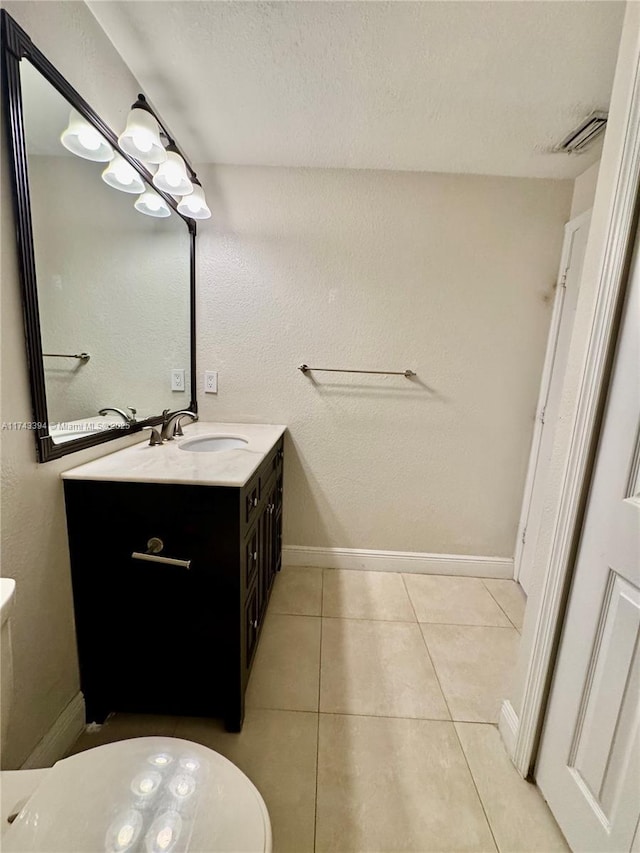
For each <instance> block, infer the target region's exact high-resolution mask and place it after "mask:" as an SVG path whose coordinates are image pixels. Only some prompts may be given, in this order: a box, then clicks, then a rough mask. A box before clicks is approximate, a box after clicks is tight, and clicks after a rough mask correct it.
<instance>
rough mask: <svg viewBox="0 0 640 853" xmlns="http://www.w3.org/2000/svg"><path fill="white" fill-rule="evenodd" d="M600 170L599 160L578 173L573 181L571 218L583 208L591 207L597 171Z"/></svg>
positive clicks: (578, 214) (583, 209) (596, 181)
mask: <svg viewBox="0 0 640 853" xmlns="http://www.w3.org/2000/svg"><path fill="white" fill-rule="evenodd" d="M599 171H600V161H599V160H598V162H597V163H594V164H593V165H592V166H589V168H588V169H585V171H584V172H583V173H582V174H581V175H578V177H577V178H576V179H575V181H574V182H573V198H572V199H571V219H575V217H576V216H580V214H581V213H584V212H585V210H589V208H591V207H593V202H594V199H595V197H596V185H597V183H598V173H599Z"/></svg>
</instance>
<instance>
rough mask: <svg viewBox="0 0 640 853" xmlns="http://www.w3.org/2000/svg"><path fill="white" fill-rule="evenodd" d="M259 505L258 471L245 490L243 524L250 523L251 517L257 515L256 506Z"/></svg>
mask: <svg viewBox="0 0 640 853" xmlns="http://www.w3.org/2000/svg"><path fill="white" fill-rule="evenodd" d="M259 506H260V472H258V473H257V474H256V475H255V476H254V478H253V480H251V481H250V482H249V485H248V486H247V487H246V492H245V513H244V520H245V524H251V523H252V522H253V519H254V518H256V517H257V515H258V512H257V510H258V507H259Z"/></svg>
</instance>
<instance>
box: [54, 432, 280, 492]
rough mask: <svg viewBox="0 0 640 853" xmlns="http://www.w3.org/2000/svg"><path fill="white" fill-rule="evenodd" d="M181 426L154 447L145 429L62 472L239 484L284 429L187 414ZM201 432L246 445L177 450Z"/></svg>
mask: <svg viewBox="0 0 640 853" xmlns="http://www.w3.org/2000/svg"><path fill="white" fill-rule="evenodd" d="M182 428H183V430H184V436H183V437H181V438H176V439H174V440H173V441H168V442H165V443H164V444H163V445H161V446H157V447H150V446H149V432H148V431H145V432H143V433H141V436H140V439H141V440H140V443H139V444H134V445H133V446H131V447H126V448H125V449H124V450H117V451H116V452H115V453H110V454H109V455H108V456H102V457H100V459H95V460H94V461H93V462H88V463H87V464H86V465H80V466H79V467H78V468H71V469H69V470H68V471H64V472H63V473H62V474H61V476H62V478H63V479H64V480H109V481H113V482H124V483H179V484H182V485H189V486H236V487H237V486H244V485H245V483H246V482H247V481H248V480H249V478H250V477H251V476H252V474H253V473H254V472H255V471H256V470H257V468H258V467H259V465H260V463H261V462H262V461H263V459H264V458H265V456H266V455H267V454H268V453H269V451H270V450H271V448H272V447H273V446H274V444H275V443H276V442H277V441H278V439H279V438H280V436H281V435H282V434H283V433H284V432H285V430H286V426H282V425H280V424H275V425H274V424H220V423H203V422H202V421H197V422H196V423H189V422H188V421H187V419H186V418H185V420H184V421H183V423H182ZM204 436H234V437H238V438H244V439H245V440H246V441H247V445H246V447H242V448H235V449H232V450H221V451H217V452H213V453H193V452H190V451H188V450H181V449H180V448H181V445H182V444H184V443H185V442H189V441H191V440H192V439H194V438H202V437H204Z"/></svg>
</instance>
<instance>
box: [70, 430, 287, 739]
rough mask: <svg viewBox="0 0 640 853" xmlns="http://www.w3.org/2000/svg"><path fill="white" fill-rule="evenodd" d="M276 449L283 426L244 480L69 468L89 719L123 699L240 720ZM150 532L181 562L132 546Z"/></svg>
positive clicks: (267, 565)
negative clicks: (82, 472) (136, 478)
mask: <svg viewBox="0 0 640 853" xmlns="http://www.w3.org/2000/svg"><path fill="white" fill-rule="evenodd" d="M159 452H162V450H161V448H159ZM283 456H284V451H283V439H282V438H280V439H279V441H278V442H277V444H276V445H275V446H274V447H273V448H272V450H271V451H270V452H269V453H268V454H267V456H266V458H265V460H264V462H263V463H262V464H261V465H260V467H259V469H258V470H257V471H256V473H255V474H254V475H253V476H252V477H251V478H250V480H249V482H248V483H247V484H246V485H245V486H243V487H241V488H232V487H227V486H224V487H222V486H203V485H174V484H165V483H133V482H131V483H129V482H111V481H92V480H71V479H68V480H65V483H64V489H65V502H66V509H67V525H68V531H69V545H70V552H71V571H72V580H73V597H74V608H75V618H76V629H77V636H78V652H79V658H80V675H81V683H82V690H83V693H84V697H85V702H86V707H87V720H88V721H93V720H96V721H102V720H103V719H104V718H105V717H106V715H107V714H108V713H109V712H111V711H130V712H140V713H158V714H179V715H194V716H210V717H217V716H220V717H223V718H224V721H225V725H226V727H227V729H228V730H229V731H239V730H240V729H241V727H242V721H243V717H244V694H245V689H246V686H247V681H248V678H249V673H250V670H251V664H252V662H253V658H254V655H255V650H256V646H257V642H258V637H259V635H260V630H261V627H262V623H263V619H264V613H265V610H266V607H267V603H268V601H269V595H270V593H271V587H272V584H273V580H274V577H275V574H276V572H277V571H278V570H279V569H280V566H281V554H282V497H283V486H282V467H283ZM152 539H159V540H161V542H162V546H163V547H162V551H161V552H159V554H158V556H161V557H169V558H173V559H175V560H178V561H184V562H186V561H188V563H189V567H188V568H186V566H184V565H180V564H176V565H173V564H166V563H162V562H152V561H147V560H144V559H140V558H136V557H134V556H132V555H133V554H136V553H137V554H143V555H144V554H145V552H147V551H148V550H149V542H150V540H152ZM151 547H152V550H153V543H152V546H151ZM156 547H157V546H156Z"/></svg>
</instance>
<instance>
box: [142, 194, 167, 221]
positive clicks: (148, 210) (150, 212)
mask: <svg viewBox="0 0 640 853" xmlns="http://www.w3.org/2000/svg"><path fill="white" fill-rule="evenodd" d="M134 207H135V209H136V210H137V211H138V212H139V213H145V214H146V215H147V216H157V217H159V218H163V217H166V216H171V211H170V210H169V205H168V204H167V203H166V201H165V200H164V199H163V198H162V196H159V195H158V193H156V192H154V191H153V190H146V191H145V192H143V193H142V195H141V196H139V197H138V198H137V199H136V202H135V204H134Z"/></svg>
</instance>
